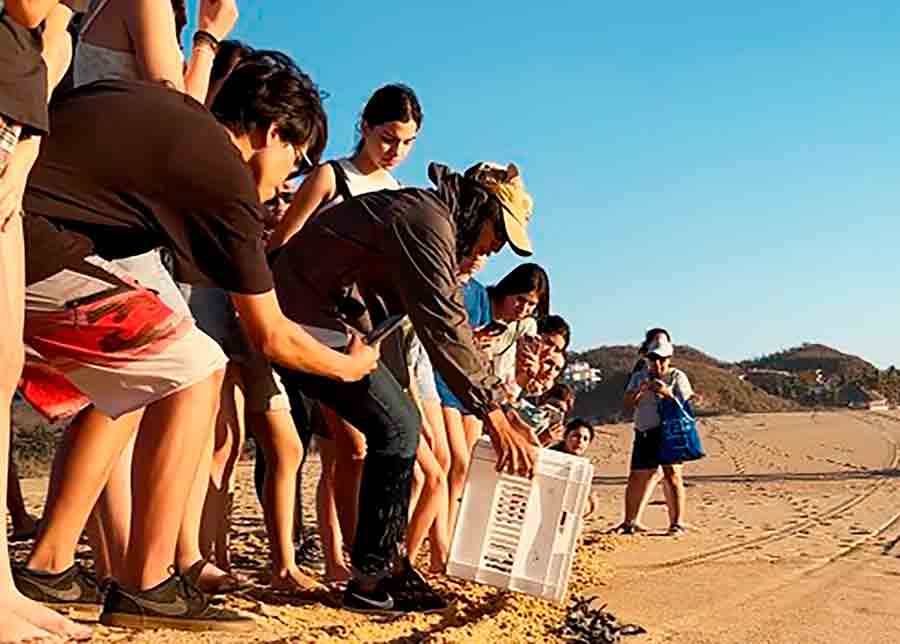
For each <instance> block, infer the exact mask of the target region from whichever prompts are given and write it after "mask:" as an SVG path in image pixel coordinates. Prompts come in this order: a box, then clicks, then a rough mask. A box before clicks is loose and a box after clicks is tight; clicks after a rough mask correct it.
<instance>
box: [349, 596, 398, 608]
mask: <svg viewBox="0 0 900 644" xmlns="http://www.w3.org/2000/svg"><path fill="white" fill-rule="evenodd" d="M351 594H352V595H353V597H354V599H356V600H357V601H360V602H362V603H363V604H368V605H369V606H371V607H372V608H375V609H377V610H391V609H392V608H393V607H394V599H393V598H392V597H388V598H387V600H385V601H383V602H380V601H377V600H375V599H369V598H368V597H363V596H362V595H357V594H356V593H351Z"/></svg>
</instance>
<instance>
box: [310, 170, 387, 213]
mask: <svg viewBox="0 0 900 644" xmlns="http://www.w3.org/2000/svg"><path fill="white" fill-rule="evenodd" d="M336 163H337V164H338V165H340V166H341V169H342V170H343V171H344V175H345V176H346V177H347V187H348V188H349V190H350V194H351V195H353V196H354V197H355V196H357V195H364V194H366V193H368V192H378V191H379V190H399V189H400V188H401V187H402V186H401V185H400V182H399V181H397V180H396V179H395V178H394V175H392V174H391V173H390V172H386V173H381V172H374V173H372V174H371V175H365V174H363V173H362V172H360V171H359V170H358V169H357V168H356V166H355V165H353V161H351V160H350V159H349V158H346V159H338V160H337V161H336ZM339 181H340V177H335V182H336V183H337V182H339ZM343 200H344V197H343V196H342V195H341V194H340V189H338V190H336V191H335V194H334V197H332V198H331V199H329V200H328V201H326V202H325V203H324V204H322V205H321V206H320V207H319V212H320V213H321V212H323V211H324V210H327V209H328V208H331V207H332V206H336V205H338V204H339V203H341V202H342V201H343Z"/></svg>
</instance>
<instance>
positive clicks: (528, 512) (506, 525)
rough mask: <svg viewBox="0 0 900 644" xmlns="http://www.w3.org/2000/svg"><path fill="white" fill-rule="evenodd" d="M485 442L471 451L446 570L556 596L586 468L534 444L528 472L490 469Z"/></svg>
mask: <svg viewBox="0 0 900 644" xmlns="http://www.w3.org/2000/svg"><path fill="white" fill-rule="evenodd" d="M496 463H497V457H496V454H495V452H494V448H493V447H492V445H491V442H490V440H489V439H487V438H482V439H481V440H479V441H478V443H477V444H476V445H475V449H474V450H473V452H472V462H471V465H470V467H469V476H468V479H467V480H466V486H465V488H464V490H463V496H462V507H461V508H460V511H459V519H458V520H457V522H456V530H455V532H454V535H453V544H452V546H451V548H450V560H449V562H448V564H447V573H448V574H450V575H452V576H454V577H459V578H461V579H468V580H471V581H476V582H479V583H483V584H489V585H491V586H496V587H498V588H504V589H509V590H515V591H519V592H523V593H527V594H529V595H533V596H535V597H542V598H544V599H550V600H553V601H557V602H559V601H562V599H563V597H564V596H565V593H566V586H567V585H568V583H569V573H570V572H571V570H572V560H573V559H574V557H575V546H576V542H577V540H578V535H579V533H580V532H581V525H582V522H583V516H584V512H585V509H586V505H587V500H588V496H589V495H590V491H591V479H592V478H593V476H594V468H593V466H592V465H591V463H590V461H588V460H587V459H585V458H581V457H578V456H571V455H569V454H564V453H562V452H557V451H553V450H548V449H540V450H538V456H537V463H536V466H535V472H536V473H535V476H534V478H533V479H532V480H528V479H525V478H522V477H518V476H511V475H509V474H500V473H498V472H497V471H496Z"/></svg>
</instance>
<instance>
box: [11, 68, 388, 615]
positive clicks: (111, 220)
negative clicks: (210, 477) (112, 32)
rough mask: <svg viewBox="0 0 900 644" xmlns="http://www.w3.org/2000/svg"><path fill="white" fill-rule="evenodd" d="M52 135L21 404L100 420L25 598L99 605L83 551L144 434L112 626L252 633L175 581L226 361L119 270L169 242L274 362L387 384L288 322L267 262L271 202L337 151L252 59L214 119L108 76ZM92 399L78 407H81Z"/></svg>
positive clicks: (170, 95) (64, 474)
mask: <svg viewBox="0 0 900 644" xmlns="http://www.w3.org/2000/svg"><path fill="white" fill-rule="evenodd" d="M50 123H51V127H52V129H53V132H54V136H53V137H50V138H49V139H48V141H47V142H46V144H45V145H44V146H43V147H42V149H41V156H40V157H39V159H38V161H37V164H36V166H35V168H34V171H33V172H32V176H31V178H30V180H29V183H28V190H27V193H26V196H25V210H26V212H27V213H28V217H27V218H26V231H25V239H26V282H27V288H26V323H25V340H26V344H27V345H28V346H29V348H30V349H31V350H32V354H33V355H34V356H35V357H36V358H37V359H38V360H29V364H28V365H27V366H26V374H25V376H26V377H25V389H24V392H25V394H26V396H28V395H32V399H33V400H35V401H36V402H37V403H38V404H39V405H40V404H42V403H46V404H47V405H48V407H49V408H51V409H52V408H53V407H52V406H51V405H50V404H49V403H55V402H58V401H55V400H53V399H50V400H48V398H47V397H46V396H42V395H41V394H42V392H44V391H47V389H48V387H46V386H44V385H45V384H46V383H50V385H51V386H50V387H49V388H50V389H51V390H52V391H54V392H58V391H61V390H62V388H61V387H60V386H59V383H60V382H62V383H69V384H70V385H75V387H76V388H77V389H75V390H74V392H70V393H73V394H79V393H80V394H81V395H82V396H83V397H84V398H85V399H86V400H85V401H83V402H90V403H91V404H92V407H91V408H88V409H87V410H85V411H84V412H82V413H81V414H80V415H79V416H78V417H77V418H76V420H75V422H74V423H73V429H71V430H70V434H69V435H70V438H71V440H69V441H67V446H66V451H65V452H64V454H63V458H62V459H61V460H60V468H59V472H60V483H61V485H60V487H59V489H58V490H57V491H56V493H55V494H54V495H53V497H52V498H51V499H50V500H49V502H48V508H47V513H46V515H45V516H46V525H45V529H44V530H43V532H42V535H41V537H40V538H39V539H38V541H37V543H36V544H35V548H34V550H33V551H32V553H31V556H30V558H29V560H28V562H27V565H26V567H24V568H22V569H20V570H19V571H18V572H17V575H16V583H17V585H18V587H19V588H20V590H22V592H24V593H26V594H27V595H28V596H30V597H32V598H39V599H41V601H44V602H46V603H51V604H54V605H61V604H65V605H68V606H69V607H72V606H73V605H74V607H75V608H80V609H83V610H85V611H86V612H87V611H89V609H90V608H92V606H91V605H92V604H94V605H96V602H97V601H98V599H99V594H98V592H97V588H96V584H93V585H92V584H91V582H90V580H89V579H88V578H87V576H86V575H85V574H84V573H83V572H82V571H81V570H80V569H79V568H78V567H77V566H76V565H74V563H73V555H74V549H75V545H76V543H77V541H78V537H79V535H80V533H81V530H82V529H83V527H84V524H85V521H86V520H87V516H88V513H89V512H90V509H91V507H93V505H94V502H95V501H96V499H97V495H98V494H99V491H100V489H101V487H102V486H103V484H104V483H105V477H106V475H107V473H108V472H109V468H110V467H111V466H112V463H113V462H114V460H115V459H116V458H117V457H118V455H119V453H120V452H121V450H122V449H123V448H124V446H125V445H126V444H127V443H128V441H129V439H130V437H131V436H132V435H133V431H134V428H135V426H136V425H137V424H138V423H140V428H139V430H138V431H137V439H136V446H135V458H134V466H133V468H134V469H133V481H134V483H133V488H134V490H135V497H134V507H133V517H132V530H131V535H132V536H131V540H130V543H129V549H128V553H127V555H126V562H125V571H124V572H125V575H124V577H123V578H122V579H119V580H118V581H119V582H120V584H121V585H114V586H113V587H112V588H111V589H110V590H109V591H108V592H107V594H106V598H105V604H104V607H103V611H102V614H101V615H100V620H101V622H103V623H104V624H107V625H112V626H132V627H144V628H155V627H162V626H166V627H169V628H185V629H191V630H198V629H215V630H219V629H222V630H248V629H252V628H253V626H254V623H253V621H252V620H250V619H248V618H245V617H243V616H240V615H237V614H235V613H233V612H230V611H224V610H221V609H216V608H213V607H211V606H209V605H208V604H207V602H206V600H205V598H204V597H203V595H202V593H199V592H198V591H196V590H193V589H190V582H189V581H184V580H183V578H182V576H181V575H179V574H175V575H171V574H170V572H169V568H170V567H171V566H172V565H173V562H174V559H175V543H176V539H177V535H178V531H179V525H180V517H182V516H183V514H184V508H185V503H186V499H187V496H188V490H189V488H190V486H191V483H192V480H193V477H194V473H195V472H196V470H197V465H198V463H199V459H200V454H201V452H202V450H203V449H204V446H205V445H206V443H207V438H208V436H209V434H208V432H209V431H211V428H212V425H213V423H212V420H213V418H214V415H215V413H216V409H217V405H218V398H219V391H220V379H221V369H222V367H223V366H224V364H225V359H224V355H223V354H222V353H221V350H220V349H219V348H218V345H215V343H214V342H213V341H212V340H211V339H210V338H208V337H207V336H205V335H204V334H203V333H202V332H200V331H199V330H198V329H197V328H196V326H195V325H194V323H193V320H192V319H190V318H185V317H182V316H181V315H180V314H178V313H176V312H174V311H172V310H171V309H169V308H168V307H167V306H166V305H165V304H164V303H162V301H161V300H160V299H159V298H158V297H157V296H156V295H155V294H154V293H152V292H151V291H148V290H147V289H144V288H142V287H140V285H139V284H136V283H135V282H134V280H132V279H131V278H130V276H129V275H127V274H124V273H122V272H121V271H120V270H117V269H116V268H115V267H114V266H113V265H112V264H111V263H110V262H109V261H108V260H111V259H117V258H120V257H129V256H133V255H136V254H139V253H141V252H145V251H147V250H150V249H152V248H157V247H166V248H168V249H169V250H171V252H172V254H173V255H174V257H175V262H176V264H177V267H178V268H179V274H180V275H181V276H182V278H183V279H184V280H185V281H187V282H190V283H193V284H197V285H204V286H214V287H218V288H222V289H224V290H226V291H228V292H229V293H230V294H231V297H232V300H233V302H234V304H235V308H236V309H237V311H238V313H239V315H240V317H241V322H242V324H243V325H244V328H245V329H246V331H247V334H248V336H249V337H250V338H251V340H252V341H253V342H254V343H255V344H256V345H257V347H258V348H259V349H260V350H261V351H263V352H264V353H265V354H266V355H267V356H268V357H269V358H270V359H271V360H272V361H273V362H276V363H281V364H284V365H286V366H289V367H291V368H292V369H298V370H300V371H308V372H312V373H317V374H319V375H321V376H322V377H324V378H327V379H331V378H334V379H338V380H341V381H345V382H353V381H356V380H359V379H360V378H362V377H363V376H365V375H366V374H367V373H369V372H370V371H371V370H372V369H374V367H375V363H376V360H377V350H376V349H374V348H371V347H366V346H364V345H363V344H362V343H361V342H360V341H359V340H358V339H355V340H353V341H352V342H351V343H350V345H349V348H348V350H347V351H346V352H343V351H336V350H333V349H330V348H328V347H325V346H324V345H321V344H319V343H318V342H317V341H315V340H314V339H313V338H312V337H311V336H310V335H309V334H307V333H306V332H305V331H303V329H302V328H301V327H300V326H299V325H297V324H296V323H294V322H292V321H290V320H289V319H287V318H286V317H285V316H284V315H283V314H282V313H281V309H280V307H279V304H278V300H277V299H276V296H275V292H274V289H273V280H272V276H271V273H270V271H269V268H268V263H267V260H266V256H265V244H264V241H263V237H262V233H263V220H264V218H265V216H266V214H265V211H264V207H263V206H262V204H261V203H260V197H261V196H262V197H263V198H268V197H270V196H271V195H272V193H273V192H274V189H275V188H276V187H277V186H279V185H280V184H281V183H282V182H283V181H284V180H285V178H286V176H287V175H288V174H289V173H290V172H291V171H292V170H293V169H294V167H295V166H296V165H297V164H298V162H299V161H300V160H301V159H304V158H306V156H307V155H308V156H311V157H313V158H314V159H317V158H318V157H319V156H320V154H321V151H322V149H323V148H324V146H325V114H324V111H323V110H322V106H321V102H320V98H319V94H318V90H317V89H316V87H315V86H314V85H313V84H312V82H311V81H310V80H309V78H308V77H306V76H305V75H304V74H302V73H300V72H298V71H296V70H294V69H288V68H286V67H284V66H279V65H273V64H269V63H264V62H259V63H252V64H251V63H248V64H244V65H242V66H240V67H239V68H237V69H236V70H235V71H234V72H233V73H232V75H231V76H230V77H229V78H228V80H227V81H226V83H225V84H224V85H223V87H222V89H221V90H220V92H219V94H218V96H217V98H216V101H215V103H214V104H213V106H212V114H210V112H209V111H207V110H206V109H205V108H204V107H203V106H202V105H200V104H199V103H197V102H196V101H194V100H193V99H191V98H189V97H187V96H185V95H183V94H181V93H179V92H176V91H174V90H170V89H167V88H165V87H163V86H161V85H159V84H155V83H141V82H123V81H109V82H99V83H93V84H91V85H87V86H85V87H83V88H79V89H76V90H74V91H72V92H70V93H67V94H66V95H65V96H63V97H61V98H60V99H59V100H58V101H56V102H54V105H53V107H52V109H51V111H50ZM48 376H52V378H53V379H51V378H50V377H48ZM71 389H72V388H71V387H70V390H71ZM81 402H82V401H79V400H78V399H77V395H73V396H72V408H74V407H76V406H78V405H79V404H81ZM173 518H174V520H173ZM93 607H94V608H96V606H93ZM95 614H96V612H95Z"/></svg>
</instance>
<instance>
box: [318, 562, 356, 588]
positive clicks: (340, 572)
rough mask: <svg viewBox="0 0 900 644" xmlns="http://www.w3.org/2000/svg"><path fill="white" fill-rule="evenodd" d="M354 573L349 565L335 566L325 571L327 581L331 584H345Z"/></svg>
mask: <svg viewBox="0 0 900 644" xmlns="http://www.w3.org/2000/svg"><path fill="white" fill-rule="evenodd" d="M352 576H353V574H352V573H351V572H350V568H348V567H347V566H335V567H334V568H332V569H331V570H326V571H325V582H326V583H329V584H343V583H345V582H348V581H350V578H351V577H352Z"/></svg>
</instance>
